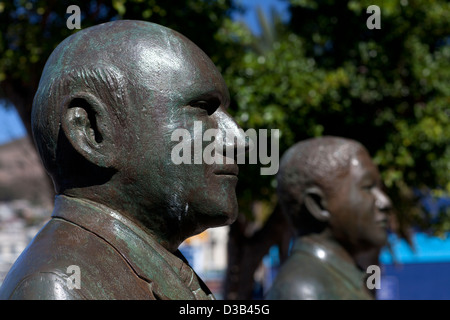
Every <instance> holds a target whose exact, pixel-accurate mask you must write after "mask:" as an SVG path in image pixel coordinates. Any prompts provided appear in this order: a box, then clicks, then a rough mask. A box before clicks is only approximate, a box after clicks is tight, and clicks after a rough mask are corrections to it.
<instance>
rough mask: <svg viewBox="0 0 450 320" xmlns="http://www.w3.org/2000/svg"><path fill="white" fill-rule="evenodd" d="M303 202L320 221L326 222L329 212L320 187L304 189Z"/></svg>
mask: <svg viewBox="0 0 450 320" xmlns="http://www.w3.org/2000/svg"><path fill="white" fill-rule="evenodd" d="M304 204H305V207H306V209H307V210H308V211H309V213H311V215H312V216H313V217H314V218H316V219H317V220H319V221H321V222H328V220H329V219H330V212H328V209H327V208H328V207H327V201H326V199H325V195H324V193H323V191H322V189H321V188H319V187H316V186H314V187H309V188H307V189H306V190H305V197H304Z"/></svg>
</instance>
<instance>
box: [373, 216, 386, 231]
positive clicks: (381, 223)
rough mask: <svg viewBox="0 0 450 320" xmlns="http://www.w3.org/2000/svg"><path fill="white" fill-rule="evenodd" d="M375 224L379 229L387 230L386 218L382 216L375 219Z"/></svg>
mask: <svg viewBox="0 0 450 320" xmlns="http://www.w3.org/2000/svg"><path fill="white" fill-rule="evenodd" d="M375 223H376V224H377V225H379V226H380V227H382V228H387V227H388V219H387V216H385V215H384V216H383V217H381V218H379V219H377V220H376V221H375Z"/></svg>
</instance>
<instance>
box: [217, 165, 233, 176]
mask: <svg viewBox="0 0 450 320" xmlns="http://www.w3.org/2000/svg"><path fill="white" fill-rule="evenodd" d="M213 172H214V174H216V175H218V176H237V175H238V174H239V167H238V166H237V165H224V166H220V167H219V168H216V169H214V171H213Z"/></svg>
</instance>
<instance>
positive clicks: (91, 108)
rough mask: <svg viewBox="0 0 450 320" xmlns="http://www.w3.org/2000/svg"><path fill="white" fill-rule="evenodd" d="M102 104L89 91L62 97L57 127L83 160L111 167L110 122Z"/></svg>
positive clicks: (112, 147)
mask: <svg viewBox="0 0 450 320" xmlns="http://www.w3.org/2000/svg"><path fill="white" fill-rule="evenodd" d="M107 111H108V110H107V108H106V106H105V104H103V103H102V102H101V101H100V100H98V99H97V98H96V97H95V96H93V95H92V94H89V93H81V94H77V95H74V96H71V97H70V98H69V97H68V98H66V99H64V102H63V105H62V110H61V127H62V130H63V132H64V134H65V136H66V137H67V140H68V141H69V142H70V144H71V145H72V147H73V148H74V149H75V150H76V151H77V152H78V153H79V154H81V155H82V156H83V157H84V158H85V159H86V160H88V161H90V162H91V163H93V164H95V165H97V166H99V167H104V168H110V167H112V166H113V164H114V162H115V159H116V157H117V155H116V150H114V149H115V148H114V141H113V138H114V135H113V130H114V125H113V124H112V123H111V116H110V115H109V114H108V112H107Z"/></svg>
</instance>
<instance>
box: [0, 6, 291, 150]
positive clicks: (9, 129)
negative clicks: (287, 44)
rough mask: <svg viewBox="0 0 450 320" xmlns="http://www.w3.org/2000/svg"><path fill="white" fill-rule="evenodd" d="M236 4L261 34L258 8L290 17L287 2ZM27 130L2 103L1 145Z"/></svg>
mask: <svg viewBox="0 0 450 320" xmlns="http://www.w3.org/2000/svg"><path fill="white" fill-rule="evenodd" d="M234 1H235V2H236V3H240V4H242V5H243V6H244V7H245V8H247V10H246V12H245V13H244V14H242V15H238V14H236V15H234V17H233V18H234V19H236V20H243V21H245V22H246V23H247V24H248V25H249V27H250V28H251V30H252V31H253V32H254V33H256V34H259V25H258V20H257V14H256V8H257V7H261V9H262V10H263V11H264V13H265V14H266V15H267V16H268V17H270V16H269V14H270V9H271V8H272V7H273V8H274V9H276V10H277V11H279V12H280V13H281V15H282V17H284V18H287V17H289V12H288V3H287V1H286V0H234ZM25 134H26V130H25V128H24V126H23V123H22V121H21V120H20V117H19V115H18V114H17V111H16V110H15V109H14V108H5V107H4V104H3V103H2V102H0V144H4V143H7V142H9V141H11V140H14V139H18V138H21V137H23V136H24V135H25Z"/></svg>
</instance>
